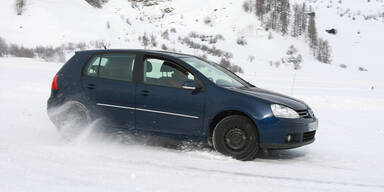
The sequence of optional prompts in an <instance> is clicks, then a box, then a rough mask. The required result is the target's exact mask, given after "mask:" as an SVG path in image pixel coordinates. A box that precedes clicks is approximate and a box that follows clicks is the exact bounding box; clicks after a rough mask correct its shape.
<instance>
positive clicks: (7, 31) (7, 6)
mask: <svg viewBox="0 0 384 192" xmlns="http://www.w3.org/2000/svg"><path fill="white" fill-rule="evenodd" d="M155 2H157V3H156V4H155V5H152V6H143V4H142V3H136V4H135V3H133V2H132V1H126V0H110V1H109V2H108V3H107V4H105V5H104V6H103V8H102V9H97V8H94V7H92V6H90V5H89V4H87V3H86V2H85V1H79V0H66V1H52V0H28V1H27V5H26V8H25V11H24V13H23V15H21V16H18V15H16V12H15V9H14V2H13V1H3V2H2V6H1V8H0V10H1V11H0V21H1V22H0V37H3V38H5V39H6V40H7V41H8V42H11V43H18V44H21V45H24V46H26V47H34V46H37V45H52V46H58V45H61V44H62V43H68V42H74V43H78V42H86V43H87V42H90V41H97V40H99V41H101V40H102V41H105V42H107V43H110V44H111V46H110V47H111V48H144V47H143V45H142V43H141V42H140V41H139V40H138V39H139V37H140V36H142V35H143V34H144V33H147V34H148V35H153V36H154V37H155V38H156V41H157V45H156V46H148V47H145V48H149V49H160V48H161V45H162V44H164V45H166V46H167V47H168V48H169V49H170V50H174V51H181V52H185V53H191V54H196V55H204V54H205V55H207V56H208V58H210V59H212V60H215V61H220V59H221V58H220V57H215V56H210V55H209V54H206V53H205V52H203V51H199V50H196V49H190V48H188V46H187V45H182V44H181V43H180V40H179V38H181V39H182V38H184V37H187V36H188V35H189V34H190V33H191V32H196V33H198V34H202V35H208V36H209V35H213V36H214V35H218V34H219V35H222V36H223V37H224V40H219V41H218V42H217V43H216V44H209V43H207V42H201V41H200V39H196V38H195V39H192V40H193V41H195V42H197V43H201V44H205V45H208V46H209V47H212V46H215V47H216V48H219V49H222V50H224V51H226V52H229V53H231V54H233V58H232V59H230V60H231V62H233V63H235V64H237V65H240V66H241V67H243V68H244V69H245V70H246V71H254V70H255V68H256V67H258V66H259V65H268V64H269V62H270V61H277V60H280V59H281V58H282V57H284V55H285V53H286V51H287V49H288V47H289V46H290V45H295V46H296V47H297V48H298V50H299V52H300V53H301V54H302V55H303V58H304V63H303V67H311V66H312V65H318V64H320V63H318V62H317V61H315V60H314V58H313V56H312V53H311V51H310V50H309V48H308V45H307V44H306V43H305V40H304V39H295V38H291V37H290V36H285V37H282V36H281V35H279V34H276V33H273V37H274V38H273V39H271V40H269V39H268V34H269V32H267V31H265V30H264V28H263V27H261V26H260V22H259V21H258V20H257V18H256V17H255V16H254V15H253V14H249V13H246V12H244V11H243V9H242V5H243V1H234V0H223V1H220V3H217V1H215V0H198V1H182V0H174V1H168V0H162V1H155ZM294 2H306V3H307V4H308V5H311V6H312V7H313V9H314V10H315V11H316V12H317V15H316V21H317V24H318V32H319V36H320V37H322V38H324V39H326V40H329V41H330V43H331V47H332V50H333V54H332V55H333V65H335V66H339V65H340V64H345V65H347V66H348V69H347V70H351V71H356V70H357V69H358V67H359V66H362V67H364V68H367V69H368V70H371V71H377V70H383V69H384V67H383V65H381V64H380V63H379V61H380V60H381V49H380V46H381V43H379V42H384V37H383V36H382V35H381V34H382V33H384V25H383V22H384V16H382V17H377V19H376V20H375V19H368V20H365V19H364V18H365V17H369V16H377V15H379V16H380V15H381V14H382V13H384V3H383V1H382V0H372V1H371V2H369V3H368V2H367V1H366V0H358V1H357V0H356V1H336V0H333V1H323V0H307V1H296V0H292V1H291V4H293V3H294ZM202 5H204V6H202ZM340 15H343V16H342V17H341V16H340ZM206 18H209V19H210V21H211V23H209V24H205V23H204V20H206ZM352 18H355V19H354V20H353V19H352ZM107 26H109V28H108V27H107ZM330 28H336V29H337V30H338V34H337V35H336V36H334V35H330V34H328V33H326V32H325V30H326V29H330ZM170 29H176V33H172V32H170V34H169V39H164V38H162V37H161V33H162V32H164V31H166V30H170ZM240 37H244V38H245V39H246V41H247V45H245V46H241V45H238V44H237V43H236V40H237V39H238V38H240ZM250 56H253V57H254V58H255V59H254V61H253V62H250V61H249V57H250Z"/></svg>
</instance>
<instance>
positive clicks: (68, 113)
mask: <svg viewBox="0 0 384 192" xmlns="http://www.w3.org/2000/svg"><path fill="white" fill-rule="evenodd" d="M56 115H57V118H56V123H55V125H56V127H57V129H58V130H59V132H60V134H61V135H62V136H63V138H64V139H67V140H72V139H74V138H76V137H77V136H78V135H80V134H81V133H82V131H83V130H84V129H85V128H86V127H88V126H89V124H90V122H91V121H90V116H89V112H88V110H87V108H86V107H85V106H84V105H83V104H81V103H80V102H75V101H71V102H68V103H66V104H64V105H63V106H62V107H60V108H59V109H58V112H57V114H56Z"/></svg>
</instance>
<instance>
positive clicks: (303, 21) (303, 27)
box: [300, 3, 308, 35]
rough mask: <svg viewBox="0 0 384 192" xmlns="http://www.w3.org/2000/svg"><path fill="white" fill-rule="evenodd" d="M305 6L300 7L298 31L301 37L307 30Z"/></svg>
mask: <svg viewBox="0 0 384 192" xmlns="http://www.w3.org/2000/svg"><path fill="white" fill-rule="evenodd" d="M307 11H308V10H307V5H306V4H305V3H303V5H302V7H301V11H300V16H301V18H300V20H301V28H300V29H301V30H300V35H302V34H303V33H305V31H306V30H307V25H308V16H307Z"/></svg>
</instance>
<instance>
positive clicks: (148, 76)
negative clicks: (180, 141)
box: [136, 56, 205, 136]
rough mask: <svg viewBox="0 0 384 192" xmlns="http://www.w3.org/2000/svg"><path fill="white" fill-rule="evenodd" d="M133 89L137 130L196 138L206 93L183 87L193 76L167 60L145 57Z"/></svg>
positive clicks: (201, 119) (202, 115)
mask: <svg viewBox="0 0 384 192" xmlns="http://www.w3.org/2000/svg"><path fill="white" fill-rule="evenodd" d="M143 68H144V70H143V72H142V73H143V74H142V75H143V82H142V83H138V84H137V89H136V127H137V129H141V130H148V131H154V132H160V133H170V134H178V135H185V136H199V135H200V134H201V128H202V125H203V117H204V104H205V92H204V91H197V92H196V91H192V90H186V89H183V88H182V86H181V85H182V83H183V82H184V81H185V80H188V79H190V80H193V79H195V76H194V75H193V74H192V73H190V72H189V71H187V70H185V69H184V68H183V67H181V66H180V65H178V64H176V63H174V62H171V61H169V60H167V59H159V58H151V57H148V56H147V57H146V58H145V59H144V62H143Z"/></svg>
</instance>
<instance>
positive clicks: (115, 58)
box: [82, 53, 136, 129]
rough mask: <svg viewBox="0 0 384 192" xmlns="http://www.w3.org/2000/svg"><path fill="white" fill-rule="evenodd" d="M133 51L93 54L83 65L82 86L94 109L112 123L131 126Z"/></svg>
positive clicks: (129, 127)
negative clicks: (85, 64) (86, 63)
mask: <svg viewBox="0 0 384 192" xmlns="http://www.w3.org/2000/svg"><path fill="white" fill-rule="evenodd" d="M135 61H136V54H131V53H111V54H102V55H96V56H94V57H93V58H91V60H90V61H89V63H88V65H87V66H86V68H85V69H84V75H83V80H82V84H83V88H84V90H85V92H86V93H87V95H88V96H89V98H90V99H91V100H92V103H93V105H94V108H95V111H97V112H98V113H100V115H101V116H102V117H103V118H104V119H105V120H106V123H107V124H109V125H112V126H115V127H121V128H127V129H133V128H134V122H135V110H134V107H135V87H136V83H135V82H134V81H133V79H134V77H133V74H134V73H133V70H134V66H135Z"/></svg>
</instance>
